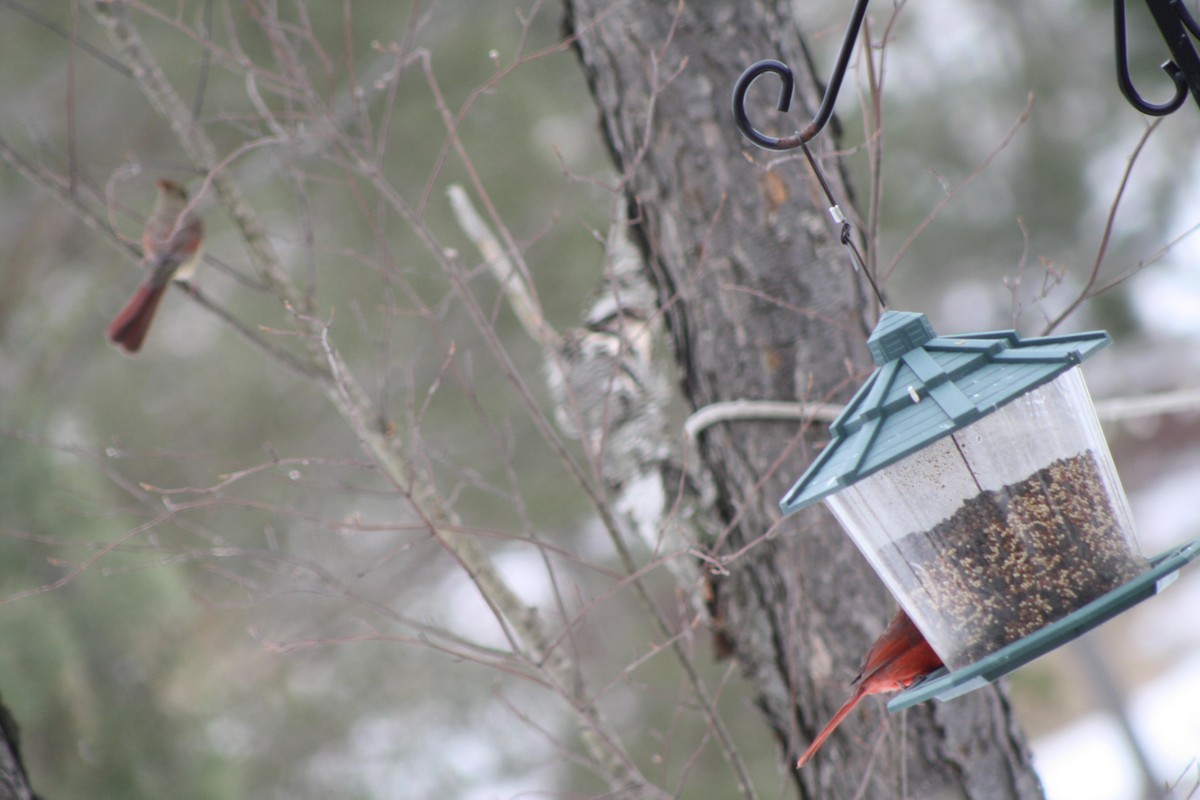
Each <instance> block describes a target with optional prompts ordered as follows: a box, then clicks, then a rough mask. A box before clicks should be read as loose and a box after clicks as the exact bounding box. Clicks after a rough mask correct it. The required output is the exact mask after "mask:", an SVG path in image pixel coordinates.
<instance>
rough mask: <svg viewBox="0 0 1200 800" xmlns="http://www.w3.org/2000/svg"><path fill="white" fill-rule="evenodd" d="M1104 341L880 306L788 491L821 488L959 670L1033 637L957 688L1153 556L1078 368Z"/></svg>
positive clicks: (1046, 643) (1083, 610)
mask: <svg viewBox="0 0 1200 800" xmlns="http://www.w3.org/2000/svg"><path fill="white" fill-rule="evenodd" d="M1109 341H1110V339H1109V336H1108V334H1107V333H1104V332H1102V331H1099V332H1090V333H1080V334H1073V335H1067V336H1053V337H1043V338H1035V339H1022V338H1021V337H1019V336H1018V335H1017V333H1016V332H1015V331H997V332H989V333H971V334H965V335H960V336H950V337H939V336H937V335H936V334H935V333H934V331H933V329H932V327H931V326H930V325H929V322H928V320H926V318H925V317H924V315H922V314H914V313H907V312H897V311H887V312H885V313H884V315H883V317H882V318H881V319H880V321H879V324H878V326H877V327H876V329H875V331H874V333H873V334H872V335H871V337H870V339H868V346H869V347H870V349H871V353H872V355H873V356H874V358H875V363H876V364H877V365H878V368H877V369H876V370H875V372H874V373H873V374H872V375H871V377H870V378H869V379H868V380H867V382H866V383H865V384H864V385H863V386H862V388H861V389H859V391H858V393H857V394H856V395H855V396H854V399H853V400H851V401H850V403H849V404H848V405H847V407H846V410H845V411H844V412H843V413H842V415H841V416H840V417H839V418H838V419H837V421H836V422H834V423H833V425H832V434H833V438H832V441H831V442H830V443H829V445H828V446H827V447H826V448H825V449H824V450H823V451H822V452H821V454H820V456H819V457H818V458H817V460H816V461H815V462H814V463H813V465H812V466H811V467H810V468H809V469H808V471H807V472H806V473H805V474H804V476H803V477H801V478H800V480H799V481H798V482H797V483H796V485H795V486H794V487H792V489H791V491H790V492H788V494H787V496H786V497H785V498H784V499H783V501H782V503H781V505H782V507H783V509H784V511H785V512H791V511H795V510H797V509H799V508H802V507H804V506H807V505H809V504H811V503H814V502H816V501H817V500H824V501H825V502H826V504H827V505H828V506H829V508H830V510H831V511H832V512H833V514H834V516H836V517H837V519H838V521H839V522H840V523H841V524H842V527H844V528H845V529H846V531H847V533H849V535H850V536H851V538H852V539H853V540H854V542H855V544H856V545H857V546H858V548H859V549H860V550H861V551H862V553H863V555H864V556H866V558H867V560H868V561H869V562H870V563H871V565H872V567H873V568H874V569H875V571H876V572H877V573H878V574H879V576H880V577H881V578H882V579H883V581H884V583H885V584H886V585H887V586H888V588H889V589H890V590H891V591H892V593H893V595H894V596H895V597H896V599H897V601H898V602H899V603H900V605H901V606H902V607H903V608H904V610H905V611H907V612H908V615H909V616H910V617H911V618H912V620H913V622H914V623H915V624H916V625H917V627H918V628H919V629H920V630H921V632H922V633H923V634H924V635H925V638H926V639H927V640H928V641H929V643H930V645H931V646H932V647H933V649H934V650H935V651H936V652H937V654H938V655H939V656H940V657H941V659H942V661H943V662H944V663H945V665H946V667H947V668H948V669H949V670H950V673H951V675H954V674H955V673H956V672H958V673H960V674H964V673H965V671H966V670H967V668H968V667H971V666H972V665H977V664H979V663H989V662H988V659H993V661H994V660H996V659H1000V660H1001V661H1003V660H1007V659H1009V656H1010V655H1011V654H1012V653H1013V651H1014V650H1016V649H1019V648H1021V647H1024V648H1026V651H1028V652H1025V653H1024V655H1026V656H1027V657H1025V658H1023V659H1021V658H1017V659H1013V660H1012V663H1011V664H1009V665H1008V666H1007V668H1004V669H998V670H993V671H992V672H991V673H987V674H985V675H984V679H983V680H979V681H976V682H975V683H973V684H970V685H968V686H967V687H966V688H964V689H963V691H966V690H969V689H970V688H975V686H977V685H982V684H983V683H986V682H987V681H988V680H993V679H994V678H995V677H998V674H1003V672H1006V671H1008V670H1009V669H1013V668H1015V666H1019V664H1021V663H1025V661H1027V660H1029V658H1031V657H1035V656H1036V655H1040V654H1041V653H1043V652H1046V650H1048V649H1051V648H1052V647H1054V646H1057V644H1061V642H1062V641H1065V640H1066V639H1068V638H1073V637H1074V636H1077V635H1078V634H1079V633H1080V632H1081V629H1080V626H1079V625H1075V624H1074V622H1073V621H1074V620H1076V618H1077V617H1078V616H1079V615H1080V614H1093V612H1092V611H1090V609H1092V607H1093V606H1094V605H1095V604H1096V603H1097V602H1099V601H1101V598H1106V597H1111V596H1112V595H1113V593H1114V592H1115V591H1116V590H1118V589H1119V588H1120V587H1123V586H1128V585H1130V584H1131V582H1137V581H1138V580H1140V579H1142V578H1143V577H1144V576H1146V575H1147V574H1148V573H1149V572H1150V571H1151V568H1152V564H1151V563H1150V562H1149V561H1147V559H1146V558H1144V557H1143V556H1142V554H1141V552H1140V551H1139V548H1138V545H1137V541H1136V539H1135V537H1134V529H1133V522H1132V518H1131V515H1130V512H1129V507H1128V503H1127V502H1126V499H1125V493H1124V491H1123V490H1122V488H1121V482H1120V480H1119V479H1118V477H1117V473H1116V470H1115V469H1114V467H1113V463H1112V457H1111V456H1110V454H1109V451H1108V445H1107V443H1106V442H1105V439H1104V435H1103V433H1102V432H1101V430H1100V424H1099V421H1098V420H1097V418H1096V413H1095V410H1094V408H1093V407H1092V402H1091V398H1090V397H1089V395H1088V391H1087V387H1086V386H1085V384H1084V381H1083V377H1082V374H1081V372H1080V370H1079V368H1078V365H1079V363H1080V362H1081V361H1082V360H1083V359H1085V358H1087V357H1088V356H1090V355H1092V354H1093V353H1095V352H1096V351H1097V350H1099V349H1100V348H1102V347H1104V346H1105V345H1107V344H1108V343H1109ZM1191 556H1194V553H1191V554H1190V557H1191ZM1153 588H1154V587H1152V589H1153ZM1150 593H1151V594H1152V593H1153V591H1151V592H1150ZM1139 599H1140V598H1139ZM1133 602H1136V600H1134V601H1133ZM1129 604H1131V603H1127V604H1125V605H1124V606H1122V607H1128V605H1129ZM1118 610H1119V609H1118ZM1113 613H1115V611H1114V612H1113ZM1073 615H1074V616H1073ZM1111 615H1112V614H1111V613H1110V614H1108V615H1107V616H1111ZM1101 616H1102V615H1101ZM1107 616H1103V618H1105V619H1106V618H1107ZM1093 617H1095V615H1094V614H1093V616H1089V617H1088V621H1090V624H1091V625H1094V624H1098V622H1099V621H1102V620H1101V619H1099V618H1098V617H1096V618H1095V619H1093ZM1068 621H1071V622H1072V627H1071V629H1070V630H1069V631H1065V630H1064V631H1063V632H1062V635H1061V636H1058V637H1051V639H1050V640H1046V637H1045V636H1043V637H1041V638H1039V637H1038V636H1036V635H1035V634H1038V632H1039V631H1042V632H1044V631H1046V630H1047V629H1049V628H1052V627H1053V626H1054V625H1055V624H1056V623H1058V624H1060V625H1061V624H1064V623H1066V622H1068ZM1082 629H1086V627H1084V628H1082ZM910 691H911V690H910ZM959 693H961V692H959ZM938 696H939V697H942V698H943V699H945V697H944V696H942V695H938ZM950 696H953V695H950Z"/></svg>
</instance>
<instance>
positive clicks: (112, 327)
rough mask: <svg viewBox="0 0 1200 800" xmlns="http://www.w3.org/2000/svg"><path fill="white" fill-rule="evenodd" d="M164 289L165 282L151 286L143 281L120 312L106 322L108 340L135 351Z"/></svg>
mask: <svg viewBox="0 0 1200 800" xmlns="http://www.w3.org/2000/svg"><path fill="white" fill-rule="evenodd" d="M166 290H167V287H166V285H165V284H164V285H162V286H151V285H150V284H149V283H143V284H142V285H141V286H139V287H138V290H137V291H136V292H134V294H133V297H132V298H130V300H129V302H128V303H126V304H125V308H123V309H121V313H120V314H117V316H116V317H115V318H114V319H113V321H112V322H110V323H109V324H108V339H109V341H111V342H112V343H113V344H115V345H117V346H118V347H122V348H124V349H125V351H126V352H128V353H136V352H137V351H138V350H139V349H141V346H142V340H143V339H145V338H146V332H147V331H148V330H150V323H151V322H153V321H154V312H155V311H157V310H158V303H159V301H160V300H162V296H163V293H164V292H165V291H166Z"/></svg>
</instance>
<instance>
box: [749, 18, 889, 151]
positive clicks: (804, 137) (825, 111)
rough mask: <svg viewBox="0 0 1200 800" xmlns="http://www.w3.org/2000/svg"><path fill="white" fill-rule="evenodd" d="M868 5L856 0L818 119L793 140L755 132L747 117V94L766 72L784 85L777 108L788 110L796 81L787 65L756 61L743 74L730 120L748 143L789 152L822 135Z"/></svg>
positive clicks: (789, 137) (777, 62)
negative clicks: (735, 124) (774, 75)
mask: <svg viewBox="0 0 1200 800" xmlns="http://www.w3.org/2000/svg"><path fill="white" fill-rule="evenodd" d="M869 2H870V0H856V2H855V4H854V12H853V13H852V14H851V16H850V24H849V25H847V26H846V35H845V36H844V37H843V38H842V49H841V50H840V51H839V52H838V57H837V62H836V63H835V64H834V66H833V74H832V75H830V76H829V85H828V86H827V87H826V88H825V97H824V98H822V100H821V107H820V108H819V109H817V115H816V116H815V117H814V118H813V121H812V122H811V123H809V125H808V127H806V128H805V129H804V130H802V131H797V132H796V134H795V135H793V136H784V137H783V138H780V139H777V138H775V137H774V136H767V135H766V134H762V133H759V132H758V131H757V130H755V128H754V126H753V125H752V124H750V118H749V117H748V116H747V115H746V92H747V91H748V90H749V89H750V84H752V83H754V80H755V79H756V78H758V76H760V75H762V74H764V73H767V72H773V73H775V74H776V75H778V76H779V78H780V80H781V81H783V86H781V87H780V90H779V102H778V104H777V105H776V108H778V109H779V110H780V111H785V112H786V111H787V110H788V109H789V108H790V107H791V105H792V92H793V91H794V90H795V88H796V81H795V78H793V77H792V70H791V69H790V68H788V66H787V65H786V64H783V63H782V62H780V61H775V60H772V59H768V60H766V61H759V62H758V63H757V64H754V65H752V66H751V67H750V68H749V69H747V70H746V71H745V72H743V73H742V76H741V77H740V78H738V80H737V83H736V84H734V86H733V118H734V120H736V121H737V126H738V129H739V130H740V131H741V132H742V133H743V134H744V135H745V136H746V138H747V139H749V140H750V141H752V142H754V143H755V144H756V145H758V146H759V147H762V148H764V149H767V150H791V149H792V148H793V147H799V146H800V145H802V144H804V143H805V142H807V141H809V140H811V139H812V138H813V137H814V136H816V135H817V134H818V133H820V132H821V130H822V129H823V128H824V127H825V125H826V124H828V122H829V118H830V117H832V116H833V104H834V103H835V102H836V101H837V96H838V92H839V91H841V88H842V79H843V78H845V77H846V67H847V66H848V65H849V64H850V55H851V54H852V53H853V52H854V43H855V42H856V41H858V31H859V29H860V28H861V27H862V21H863V17H865V16H866V14H867V3H869Z"/></svg>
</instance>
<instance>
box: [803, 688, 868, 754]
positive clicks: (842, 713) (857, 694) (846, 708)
mask: <svg viewBox="0 0 1200 800" xmlns="http://www.w3.org/2000/svg"><path fill="white" fill-rule="evenodd" d="M867 694H868V692H867V691H866V690H865V689H864V687H863V684H861V683H860V684H859V685H858V687H857V688H856V689H855V690H854V694H852V695H850V699H849V700H847V701H846V702H845V703H843V704H842V707H841V708H839V709H838V711H837V713H836V714H834V715H833V719H831V720H829V722H828V723H826V724H825V727H824V728H822V729H821V732H820V733H818V734H817V738H815V739H813V740H812V744H810V745H809V746H808V749H807V750H805V751H804V755H802V756H800V759H799V760H798V761H797V762H796V769H799V768H800V767H803V766H804V765H805V764H807V763H808V760H809V759H810V758H812V757H813V755H814V754H815V753H816V752H817V751H818V750H820V749H821V745H823V744H825V740H826V739H828V738H829V736H830V735H831V734H832V733H833V732H834V730H836V729H837V726H838V725H841V724H842V720H844V719H845V718H846V717H847V716H848V715H849V714H850V712H851V711H853V710H854V707H855V706H857V705H858V701H860V700H862V699H863V698H864V697H866V696H867Z"/></svg>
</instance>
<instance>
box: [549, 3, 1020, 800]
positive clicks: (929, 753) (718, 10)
mask: <svg viewBox="0 0 1200 800" xmlns="http://www.w3.org/2000/svg"><path fill="white" fill-rule="evenodd" d="M789 5H790V4H789V3H788V2H778V3H771V2H752V3H729V2H717V1H716V0H704V1H701V0H695V1H694V2H689V3H683V2H680V3H637V4H633V3H621V2H613V0H566V7H567V25H568V27H569V30H570V32H571V33H573V34H574V35H576V36H577V39H576V45H577V48H578V51H579V55H580V58H581V60H582V62H583V66H584V69H585V71H586V74H587V77H588V80H589V82H590V84H591V88H592V93H593V95H594V97H595V100H596V103H597V105H598V107H599V110H600V116H601V126H602V128H603V131H604V134H605V136H606V138H607V141H608V143H609V146H610V147H611V150H612V154H613V158H614V159H615V161H616V164H617V168H618V169H619V170H620V172H621V173H622V174H623V175H625V176H626V183H625V191H626V195H627V198H628V204H629V214H630V219H631V222H632V224H633V231H634V233H635V235H637V236H638V237H639V239H640V246H641V248H642V251H643V254H644V256H645V259H646V264H647V268H648V270H649V271H650V272H651V274H652V275H653V278H654V281H655V284H656V286H657V289H658V292H659V303H660V306H661V308H662V311H663V314H664V316H665V319H666V321H667V324H668V327H669V330H670V335H671V339H672V342H673V345H674V349H675V354H676V357H677V359H678V362H679V364H680V367H681V375H682V383H683V392H684V394H685V397H686V401H687V402H688V403H689V404H690V406H691V407H692V408H693V409H699V408H702V407H704V406H706V405H708V404H710V403H714V402H718V401H727V400H736V399H755V400H795V399H799V398H804V399H810V400H813V401H822V400H845V399H847V398H848V397H849V395H850V394H851V392H852V391H853V389H854V388H855V386H857V385H858V383H859V382H861V380H862V379H863V378H864V377H865V376H866V374H868V372H869V369H870V359H869V357H868V355H867V352H866V348H865V346H864V339H865V334H866V333H867V332H868V330H869V326H870V323H871V321H872V319H873V316H872V315H871V312H870V311H869V309H868V304H867V296H866V294H865V293H864V290H863V287H862V286H860V285H859V284H858V283H857V278H856V276H855V274H854V273H853V271H852V270H851V269H850V266H849V262H848V258H847V255H846V254H845V253H844V252H843V251H842V248H841V245H840V244H839V243H838V241H837V240H836V238H835V237H834V236H833V232H832V230H831V228H830V223H829V221H828V219H827V217H826V213H825V208H826V206H827V203H825V202H824V200H823V199H822V198H821V197H820V196H819V188H818V186H817V185H816V182H815V181H813V180H812V179H811V178H810V175H809V173H808V170H807V167H806V166H805V165H804V162H803V161H802V160H799V159H796V160H794V161H793V162H792V163H788V164H784V165H781V166H780V167H778V168H776V169H774V170H771V171H766V170H764V169H763V168H762V167H761V166H759V165H761V164H763V163H765V161H766V159H765V158H764V153H763V152H762V151H754V150H753V148H752V146H750V145H749V144H748V143H747V142H745V141H744V140H743V139H742V137H741V134H740V133H739V132H738V130H737V129H736V128H735V127H734V125H733V122H732V118H731V114H730V93H731V90H732V87H733V84H734V82H735V80H736V79H737V77H738V75H739V74H740V72H741V71H742V69H744V68H745V67H746V66H748V65H749V64H751V63H752V62H754V61H756V60H758V59H761V58H767V57H770V58H780V59H781V60H783V61H784V62H785V63H787V64H789V65H790V66H792V68H793V69H794V70H795V71H796V77H797V95H798V97H797V98H796V102H794V103H793V108H792V112H791V113H792V115H793V117H794V119H792V120H789V121H788V125H789V127H788V128H787V131H786V132H788V133H790V132H791V131H792V130H793V129H796V128H801V127H803V126H804V125H805V124H807V122H808V121H809V119H811V114H812V112H813V111H814V110H815V108H816V107H817V105H818V103H819V99H820V98H819V94H818V93H817V88H816V87H817V80H816V79H814V76H813V75H812V74H811V69H810V68H809V67H808V59H807V57H806V52H805V48H804V42H803V40H802V39H801V38H800V36H799V33H798V31H797V30H796V28H795V24H794V22H793V21H792V20H791V19H790V16H789V13H788V8H789ZM762 83H763V84H764V86H763V87H759V86H757V85H756V86H755V87H754V88H755V91H753V92H752V93H751V100H750V108H751V112H752V114H753V113H754V112H755V110H758V111H761V119H762V122H761V123H760V125H762V126H763V127H765V124H766V123H767V122H768V121H769V120H770V115H771V114H772V113H775V112H773V110H772V109H773V108H774V103H775V99H776V97H775V94H774V93H775V92H777V91H778V85H779V84H778V81H776V80H774V79H773V78H764V79H763V80H762ZM812 146H813V149H814V152H815V154H816V155H817V157H818V158H822V157H823V163H824V164H825V168H826V172H827V173H828V174H829V175H830V178H831V181H832V183H833V187H834V191H835V192H837V193H838V194H839V195H840V196H841V197H842V198H846V187H845V186H844V184H843V183H842V181H841V179H840V176H839V170H838V169H837V162H836V161H835V160H834V158H833V157H832V156H831V155H830V154H831V153H832V151H833V149H834V145H833V142H832V134H831V133H830V132H829V131H828V130H827V131H826V133H825V134H823V135H822V136H820V137H818V138H817V140H816V141H815V142H814V143H813V145H812ZM747 156H750V157H751V159H752V160H751V159H748V158H747ZM827 439H828V430H827V428H825V427H824V426H820V425H812V426H810V429H809V430H808V431H807V433H806V432H803V431H801V430H800V426H798V425H797V424H796V423H794V422H786V423H785V422H771V421H761V420H755V421H744V422H732V423H722V424H720V425H717V426H714V427H711V428H708V429H707V430H705V431H704V432H703V434H702V435H701V439H700V442H699V453H700V460H701V464H700V465H699V468H700V469H702V470H706V471H707V472H708V473H709V477H710V478H711V480H712V481H713V483H714V484H715V486H716V490H717V497H718V502H717V508H716V510H715V513H717V514H718V515H719V517H720V522H721V527H722V528H723V530H724V531H725V533H724V534H723V535H722V536H721V537H720V540H719V541H716V542H712V543H708V545H709V546H710V552H711V555H712V556H713V558H715V559H718V560H720V561H721V562H722V563H723V564H724V566H725V567H726V568H727V570H728V572H727V574H725V575H723V576H722V577H721V580H720V582H719V583H718V584H717V585H716V586H715V589H716V597H715V600H714V601H713V603H712V605H711V607H712V608H713V609H714V614H713V618H714V626H717V627H718V629H719V632H720V633H721V635H722V636H723V638H724V639H725V641H727V643H728V644H729V645H730V646H731V647H732V649H733V652H734V654H735V656H736V658H737V659H738V660H739V662H740V664H741V665H742V667H743V669H744V672H745V674H746V676H747V677H748V679H749V680H750V681H752V682H753V685H754V687H755V689H756V691H757V693H758V702H759V705H760V707H761V709H762V711H763V713H764V714H765V716H766V719H767V722H768V723H769V724H770V726H771V727H772V729H773V730H774V731H775V732H776V734H777V736H778V739H779V742H780V744H781V752H780V757H781V758H782V759H784V760H785V761H787V762H789V764H790V762H793V761H794V759H795V758H796V756H797V755H798V754H799V753H800V752H801V751H803V750H804V748H805V747H806V746H807V743H808V742H809V741H810V740H811V738H812V737H813V735H814V734H815V733H816V731H817V730H818V729H819V728H820V726H821V725H822V724H823V723H824V722H825V720H826V719H827V718H828V717H829V715H830V714H831V713H832V712H833V711H834V710H835V709H836V708H837V707H838V706H839V705H840V704H841V702H842V701H843V700H844V699H845V697H846V694H847V692H848V685H849V683H850V680H851V679H852V678H853V677H854V675H855V673H856V671H857V668H858V665H859V662H860V660H861V658H862V656H863V654H864V653H865V652H866V650H867V647H868V646H869V645H870V643H871V642H872V641H873V640H874V638H875V637H876V636H877V635H878V634H879V633H880V631H881V630H882V629H883V626H884V624H885V622H886V621H887V619H888V617H889V616H890V613H891V611H892V601H891V600H890V598H889V597H888V593H887V591H886V589H884V588H883V586H882V585H881V584H880V583H879V581H878V579H877V578H876V577H875V575H874V573H873V572H872V571H871V569H870V568H869V566H868V565H867V564H866V562H865V561H864V560H863V559H862V557H861V556H860V555H859V553H858V552H857V550H855V548H854V546H853V545H852V544H851V543H850V541H849V539H848V538H847V537H846V536H845V535H844V534H843V533H842V532H841V531H840V529H839V528H838V526H837V525H836V523H834V522H833V520H832V518H830V517H829V516H828V514H827V513H826V512H825V511H824V510H823V509H814V510H811V511H809V512H806V513H802V514H799V515H797V516H795V517H790V518H788V519H787V520H785V521H783V522H782V523H781V522H780V512H779V507H778V501H779V498H780V497H781V496H782V495H783V493H784V491H785V490H786V489H787V488H788V487H789V486H790V485H791V483H792V482H793V481H794V480H795V479H796V478H797V477H798V476H799V474H800V473H801V472H802V470H803V468H804V467H805V466H806V465H807V464H808V463H809V462H810V461H811V460H812V458H813V456H814V454H815V450H814V446H815V445H817V444H819V443H820V442H822V441H824V440H827ZM862 708H863V711H860V712H856V713H855V714H854V715H852V716H851V718H850V719H849V720H847V722H846V723H845V724H844V725H843V726H842V728H841V729H840V730H839V732H838V733H837V734H836V735H835V736H834V737H833V739H831V740H830V742H829V743H828V744H827V745H826V746H825V749H824V750H822V751H821V753H819V754H818V755H817V757H816V758H815V759H814V760H813V762H811V763H810V764H809V765H808V766H806V767H805V768H804V769H803V770H802V771H800V772H798V773H796V785H797V787H798V791H799V795H800V796H803V797H822V798H838V797H855V796H858V797H870V798H874V797H906V796H908V797H942V796H946V797H959V796H962V797H968V798H1024V797H1040V796H1041V788H1040V785H1039V783H1038V780H1037V777H1036V775H1035V774H1034V772H1033V770H1032V767H1031V766H1030V763H1029V755H1028V751H1027V748H1026V746H1025V743H1024V739H1023V737H1022V735H1021V733H1020V731H1019V730H1018V729H1017V727H1016V725H1015V723H1014V721H1013V718H1012V712H1011V710H1010V707H1009V704H1008V702H1007V699H1006V697H1005V695H1004V692H1003V690H1000V689H996V688H988V689H984V690H980V691H977V692H975V693H973V694H971V695H968V696H966V697H963V698H959V699H957V700H954V701H952V702H950V703H947V704H945V705H941V704H926V705H924V706H921V707H918V708H916V709H913V710H910V711H908V712H905V713H904V714H902V715H900V716H898V717H895V718H891V719H887V718H886V717H887V712H886V710H885V708H884V706H883V704H882V703H881V702H879V703H877V702H873V701H869V702H867V703H864V704H863V706H862Z"/></svg>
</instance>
